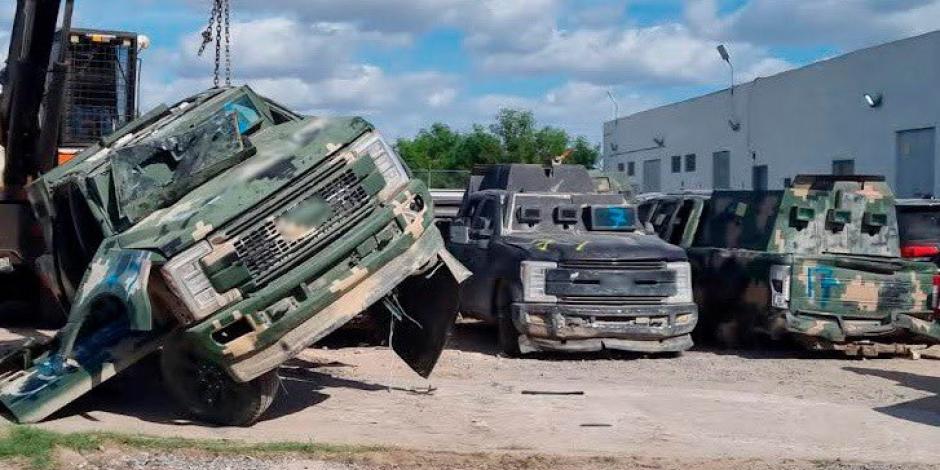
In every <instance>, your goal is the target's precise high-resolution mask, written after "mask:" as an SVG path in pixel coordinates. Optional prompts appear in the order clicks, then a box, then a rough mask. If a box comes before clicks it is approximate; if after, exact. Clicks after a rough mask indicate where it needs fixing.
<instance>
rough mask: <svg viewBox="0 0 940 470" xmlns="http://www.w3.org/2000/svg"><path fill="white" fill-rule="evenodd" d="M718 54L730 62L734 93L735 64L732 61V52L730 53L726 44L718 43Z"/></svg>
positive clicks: (732, 92)
mask: <svg viewBox="0 0 940 470" xmlns="http://www.w3.org/2000/svg"><path fill="white" fill-rule="evenodd" d="M718 54H719V55H720V56H721V60H723V61H725V62H727V63H728V67H731V94H732V95H733V94H734V64H732V63H731V54H729V53H728V48H726V47H725V45H724V44H719V45H718Z"/></svg>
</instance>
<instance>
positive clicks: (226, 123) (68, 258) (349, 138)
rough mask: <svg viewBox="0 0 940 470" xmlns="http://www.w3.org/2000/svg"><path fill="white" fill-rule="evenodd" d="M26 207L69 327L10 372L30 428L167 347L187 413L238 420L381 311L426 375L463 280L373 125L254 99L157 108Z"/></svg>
mask: <svg viewBox="0 0 940 470" xmlns="http://www.w3.org/2000/svg"><path fill="white" fill-rule="evenodd" d="M28 194H29V200H30V203H31V205H32V208H33V210H34V212H35V216H36V218H37V223H38V224H39V226H40V227H41V228H42V232H43V235H44V236H43V239H44V240H45V243H46V246H45V250H44V252H45V253H46V255H44V256H40V257H39V258H38V259H37V260H36V265H37V266H39V267H40V268H39V271H40V274H41V277H42V279H43V282H44V284H46V285H47V286H49V287H50V289H51V290H52V291H53V292H54V293H55V296H56V298H57V299H58V300H59V301H60V302H61V303H62V304H63V305H65V306H67V310H68V312H69V316H68V321H67V324H66V326H65V327H64V328H63V329H62V330H60V332H59V333H58V334H57V335H56V336H55V338H54V339H53V340H52V341H51V342H49V343H47V344H34V345H28V346H27V347H25V348H23V349H21V350H18V351H16V352H15V353H12V354H10V355H8V356H7V357H5V358H3V359H2V361H0V374H2V375H0V401H2V403H3V404H4V405H5V406H6V407H7V408H8V409H9V410H10V412H11V413H12V414H13V416H15V417H16V418H17V419H18V420H19V421H21V422H33V421H38V420H41V419H43V418H45V417H46V416H48V415H49V414H51V413H52V412H54V411H56V410H57V409H59V408H61V407H62V406H64V405H65V404H66V403H68V402H70V401H72V400H74V399H75V398H76V397H78V396H79V395H81V394H83V393H85V392H87V391H88V390H90V389H91V388H93V387H95V386H96V385H98V384H100V383H102V382H103V381H105V380H107V379H108V378H110V377H112V376H114V375H115V374H117V373H118V372H120V371H121V370H123V369H125V368H126V367H128V366H129V365H131V364H133V363H134V362H136V361H137V360H139V359H141V358H142V357H144V356H146V355H148V354H150V353H153V352H155V351H157V350H162V354H161V357H162V358H161V364H162V371H163V378H164V383H165V384H166V386H167V388H168V391H169V392H170V395H171V396H172V397H174V398H175V399H176V400H177V401H179V403H180V404H181V405H182V406H183V407H184V408H185V409H186V410H187V411H188V412H189V413H190V414H191V415H193V416H195V417H196V418H198V419H201V420H204V421H208V422H212V423H217V424H223V425H247V424H250V423H252V422H253V421H255V420H256V419H258V417H259V416H261V414H262V413H264V411H265V410H266V409H267V408H268V406H269V405H270V404H271V402H272V400H273V399H274V396H275V394H276V392H277V388H278V379H277V374H276V369H277V367H278V366H279V365H280V364H281V363H283V362H284V361H286V360H287V359H289V358H291V357H292V356H294V355H296V354H298V353H299V352H300V351H301V350H303V349H304V348H306V347H308V346H310V345H311V344H312V343H315V342H316V341H318V340H319V339H321V338H323V337H324V336H325V335H327V334H328V333H330V332H332V331H333V330H335V329H337V328H339V327H340V326H342V325H343V324H344V323H346V322H348V321H349V320H350V319H352V318H353V317H355V316H356V315H358V314H360V312H363V311H364V310H366V309H369V308H370V307H372V308H377V309H380V310H382V311H384V312H385V313H386V318H387V319H388V321H389V322H390V323H389V324H390V325H391V328H393V332H394V335H393V340H392V344H391V346H392V348H393V349H394V350H395V352H396V353H397V354H398V355H399V356H401V357H402V359H404V360H405V362H407V363H408V365H410V366H411V367H412V368H413V369H414V370H415V371H416V372H417V373H418V374H420V375H422V376H427V375H428V374H430V373H431V371H432V369H433V368H434V366H435V363H436V361H437V359H438V357H439V355H440V352H441V350H442V348H443V346H444V341H445V337H446V335H447V333H448V330H449V328H450V326H451V325H452V323H453V322H454V319H455V317H456V308H457V300H456V298H457V295H456V294H457V285H458V283H459V282H460V281H462V280H463V279H464V278H465V277H466V276H467V275H468V274H467V273H466V272H465V270H464V269H463V267H462V266H461V265H460V264H459V263H458V262H457V261H456V260H455V259H454V258H453V257H452V256H451V255H450V254H449V253H448V252H447V251H446V250H445V247H444V241H443V239H442V237H441V236H440V233H439V232H438V230H437V229H436V228H435V227H434V225H433V223H432V221H433V216H432V207H431V202H430V201H431V199H430V195H429V193H428V190H427V188H426V187H425V186H424V184H423V183H421V182H420V181H418V180H416V179H413V178H411V177H410V174H409V172H408V169H407V168H406V167H405V166H404V165H403V163H402V162H401V160H400V159H399V157H398V156H397V155H396V153H395V152H394V150H393V149H392V148H391V147H390V146H389V144H388V143H387V142H386V141H385V139H383V138H382V136H381V134H379V132H378V131H377V130H376V129H375V128H374V127H373V126H372V125H371V124H369V123H368V122H366V121H365V120H363V119H361V118H316V117H305V116H301V115H298V114H296V113H294V112H291V111H290V110H288V109H286V108H285V107H283V106H281V105H278V104H277V103H275V102H273V101H271V100H268V99H266V98H264V97H262V96H260V95H258V94H256V93H255V92H254V91H252V90H251V89H250V88H248V87H234V88H231V87H230V88H214V89H211V90H208V91H205V92H203V93H199V94H197V95H195V96H192V97H190V98H186V99H184V100H182V101H180V102H179V103H177V104H175V105H173V106H171V107H167V106H160V107H158V108H156V109H154V110H153V111H151V112H149V113H147V114H146V115H144V116H142V117H140V118H139V119H137V120H135V121H133V122H131V123H130V124H128V125H127V126H125V127H124V128H123V129H121V130H119V131H118V132H117V133H115V134H112V135H109V136H107V137H105V138H102V139H101V140H100V142H98V143H97V144H96V145H93V146H92V147H90V148H88V149H86V150H84V151H82V152H81V153H79V154H78V155H77V156H76V157H75V158H74V159H72V160H71V161H69V162H68V163H66V164H64V165H61V166H59V167H56V168H55V169H53V170H51V171H48V172H46V173H45V174H44V175H42V176H41V177H39V178H38V179H37V180H36V181H35V182H33V183H32V184H31V185H30V186H28ZM429 292H431V293H433V294H432V295H429V294H428V293H429Z"/></svg>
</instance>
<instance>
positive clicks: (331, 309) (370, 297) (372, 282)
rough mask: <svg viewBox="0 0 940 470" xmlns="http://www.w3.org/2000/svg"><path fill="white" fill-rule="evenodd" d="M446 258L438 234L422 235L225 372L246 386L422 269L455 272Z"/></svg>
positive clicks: (430, 231)
mask: <svg viewBox="0 0 940 470" xmlns="http://www.w3.org/2000/svg"><path fill="white" fill-rule="evenodd" d="M448 256H449V255H448V254H447V252H446V251H445V249H444V241H443V239H442V238H441V235H440V233H439V232H438V231H437V230H436V229H433V228H432V229H430V230H428V231H426V232H425V233H424V235H422V236H421V238H419V239H418V241H416V242H415V243H414V245H412V246H411V247H410V248H409V249H408V251H406V252H405V253H404V254H403V255H402V256H398V257H396V258H395V259H393V260H392V261H389V262H388V263H387V264H385V265H384V266H382V267H381V268H378V269H377V270H376V271H375V272H374V273H372V274H371V275H369V276H368V277H365V278H362V279H361V280H360V281H359V282H358V284H356V286H355V287H353V288H352V289H350V290H348V291H346V293H345V294H343V295H342V296H341V297H339V298H338V299H336V300H335V301H333V302H332V303H330V305H329V306H328V307H326V308H324V309H323V310H320V311H319V312H317V313H316V314H315V315H313V316H311V317H310V318H309V319H308V320H307V321H305V322H303V323H302V324H300V326H298V327H296V328H294V329H292V330H290V331H289V332H287V333H286V334H284V336H282V337H281V338H280V339H278V340H277V342H276V343H274V344H270V345H268V346H267V347H266V348H264V349H259V350H256V351H254V352H253V353H252V354H251V355H248V356H246V357H243V358H239V359H238V360H237V362H234V363H232V364H231V365H230V367H229V371H230V372H231V374H232V376H233V377H235V378H236V379H237V380H241V381H245V382H247V381H249V380H252V379H254V378H255V377H258V376H260V375H261V374H263V373H265V372H267V371H269V370H271V369H274V368H276V367H277V366H279V365H280V364H282V363H284V362H285V361H287V360H288V359H290V358H291V357H293V356H295V355H297V354H299V353H300V352H301V351H303V350H304V349H305V348H307V347H309V346H310V345H312V344H313V343H316V342H317V341H319V340H320V339H322V338H324V337H325V336H327V335H328V334H330V333H332V332H333V331H335V330H336V329H338V328H339V327H341V326H343V325H344V324H346V323H347V322H349V321H350V320H352V319H353V318H354V317H355V316H356V315H359V314H360V313H362V312H363V311H364V310H366V309H367V308H369V307H370V306H372V305H373V304H375V303H376V302H378V301H379V300H380V299H381V298H382V297H384V296H386V295H388V294H389V293H390V292H391V291H392V290H393V289H394V288H395V287H397V286H398V285H399V284H401V283H402V281H404V280H405V279H406V278H407V277H409V276H411V275H413V274H415V273H416V272H418V271H419V270H420V269H421V268H422V267H423V266H427V265H432V264H436V263H438V262H441V263H444V264H445V265H447V267H446V268H444V269H451V270H454V269H459V268H454V267H453V266H452V265H451V263H450V260H449V259H448ZM455 277H457V276H455ZM301 308H302V307H301Z"/></svg>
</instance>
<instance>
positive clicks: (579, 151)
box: [568, 136, 601, 168]
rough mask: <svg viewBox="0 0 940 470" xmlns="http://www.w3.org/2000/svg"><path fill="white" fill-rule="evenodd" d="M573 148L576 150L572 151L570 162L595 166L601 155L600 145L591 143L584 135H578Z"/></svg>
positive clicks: (589, 166)
mask: <svg viewBox="0 0 940 470" xmlns="http://www.w3.org/2000/svg"><path fill="white" fill-rule="evenodd" d="M572 148H573V149H574V152H572V153H571V157H569V158H568V163H572V164H575V165H584V166H586V167H588V168H594V165H597V161H598V160H599V159H600V157H601V148H600V146H599V145H591V143H590V142H588V140H587V138H585V137H584V136H578V138H577V139H575V140H574V145H573V146H572Z"/></svg>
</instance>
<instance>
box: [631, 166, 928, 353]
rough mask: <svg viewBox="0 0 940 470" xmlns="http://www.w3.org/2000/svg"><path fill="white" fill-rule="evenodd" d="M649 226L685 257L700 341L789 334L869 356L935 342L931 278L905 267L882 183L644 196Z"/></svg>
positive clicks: (832, 182) (811, 183) (830, 180)
mask: <svg viewBox="0 0 940 470" xmlns="http://www.w3.org/2000/svg"><path fill="white" fill-rule="evenodd" d="M644 204H646V205H647V206H648V211H649V213H650V215H649V225H650V226H651V227H652V228H653V229H654V230H655V231H656V232H657V234H659V235H660V236H661V237H663V238H664V239H666V240H669V241H672V242H674V243H677V244H679V245H680V246H682V247H684V248H686V249H687V252H688V254H689V260H690V262H691V265H692V279H693V285H694V286H695V299H696V301H697V303H698V305H699V307H700V308H701V321H700V329H701V333H702V336H709V337H713V338H717V339H718V340H719V341H721V342H723V343H725V344H729V345H735V344H742V343H748V342H750V341H752V340H753V339H754V338H755V337H756V336H757V335H767V336H770V337H772V338H781V337H783V336H784V335H786V334H789V335H792V337H793V338H795V339H797V340H799V341H800V342H801V343H803V344H804V345H806V346H808V347H810V348H813V349H827V350H833V349H835V350H842V351H846V352H848V353H850V354H864V355H877V354H879V353H892V352H905V351H906V349H907V346H906V345H907V344H910V343H918V342H919V343H921V344H923V343H925V342H926V343H932V342H937V341H940V321H938V320H940V317H938V315H937V313H936V303H937V298H936V297H937V296H936V293H935V290H934V289H935V285H936V283H937V282H938V278H937V276H936V271H937V268H936V266H935V265H934V264H932V263H926V262H920V261H916V260H909V259H904V258H902V257H901V250H900V245H899V237H898V222H897V213H896V210H895V200H894V196H893V193H892V192H891V189H890V188H889V187H888V185H887V184H885V182H884V178H882V177H869V176H849V177H845V176H828V175H824V176H799V177H797V178H796V179H795V180H794V182H793V185H792V187H790V188H789V189H787V190H785V191H715V192H714V193H690V194H674V195H662V196H656V197H653V198H651V199H649V200H647V201H646V202H644Z"/></svg>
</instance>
